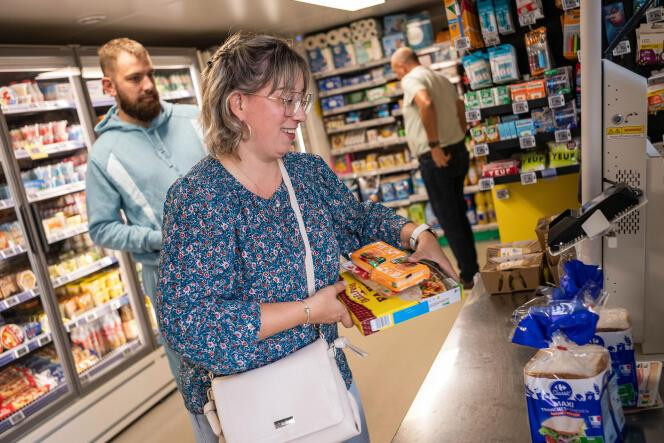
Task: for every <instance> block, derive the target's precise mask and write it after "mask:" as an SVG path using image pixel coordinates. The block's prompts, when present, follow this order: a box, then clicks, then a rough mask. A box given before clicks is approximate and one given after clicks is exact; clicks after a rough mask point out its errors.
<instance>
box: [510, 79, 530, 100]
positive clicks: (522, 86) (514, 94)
mask: <svg viewBox="0 0 664 443" xmlns="http://www.w3.org/2000/svg"><path fill="white" fill-rule="evenodd" d="M509 88H510V96H511V98H512V101H513V102H524V101H526V100H528V83H519V84H516V85H510V87H509Z"/></svg>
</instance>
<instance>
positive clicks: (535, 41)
mask: <svg viewBox="0 0 664 443" xmlns="http://www.w3.org/2000/svg"><path fill="white" fill-rule="evenodd" d="M526 51H527V53H528V65H529V66H530V74H531V75H533V76H538V75H541V74H543V73H544V71H546V70H548V69H551V68H552V67H553V65H552V62H551V51H550V50H549V44H548V42H547V39H546V28H545V27H544V26H542V27H539V28H536V29H533V30H532V31H530V32H528V33H527V34H526Z"/></svg>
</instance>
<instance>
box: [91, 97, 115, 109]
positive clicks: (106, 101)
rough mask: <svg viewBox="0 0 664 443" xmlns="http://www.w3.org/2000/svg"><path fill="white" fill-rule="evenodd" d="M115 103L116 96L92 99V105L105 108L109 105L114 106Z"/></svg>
mask: <svg viewBox="0 0 664 443" xmlns="http://www.w3.org/2000/svg"><path fill="white" fill-rule="evenodd" d="M114 104H115V98H113V97H99V98H93V99H92V106H93V107H95V108H104V107H107V106H113V105H114Z"/></svg>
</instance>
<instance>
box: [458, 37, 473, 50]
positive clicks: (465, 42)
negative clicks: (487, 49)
mask: <svg viewBox="0 0 664 443" xmlns="http://www.w3.org/2000/svg"><path fill="white" fill-rule="evenodd" d="M468 48H470V39H469V38H468V37H460V38H458V39H456V40H454V49H456V50H457V51H464V50H466V49H468Z"/></svg>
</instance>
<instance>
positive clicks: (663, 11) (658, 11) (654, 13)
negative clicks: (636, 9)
mask: <svg viewBox="0 0 664 443" xmlns="http://www.w3.org/2000/svg"><path fill="white" fill-rule="evenodd" d="M662 20H664V8H663V7H661V6H658V7H656V8H650V9H648V10H647V11H646V21H647V22H648V23H655V22H661V21H662Z"/></svg>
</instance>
